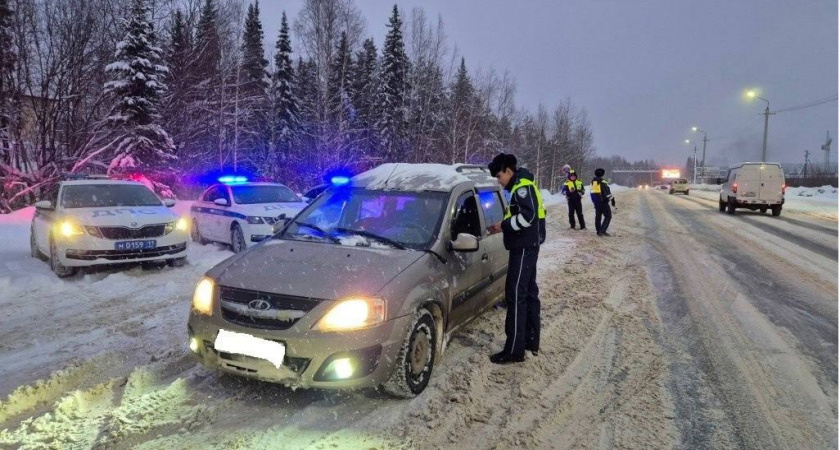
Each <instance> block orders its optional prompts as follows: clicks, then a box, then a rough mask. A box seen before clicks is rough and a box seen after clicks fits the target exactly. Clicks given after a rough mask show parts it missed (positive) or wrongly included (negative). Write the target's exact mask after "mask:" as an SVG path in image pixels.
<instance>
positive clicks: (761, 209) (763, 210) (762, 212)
mask: <svg viewBox="0 0 840 450" xmlns="http://www.w3.org/2000/svg"><path fill="white" fill-rule="evenodd" d="M758 210H759V211H760V212H761V214H764V213H766V212H767V207H766V206H762V207H761V208H758Z"/></svg>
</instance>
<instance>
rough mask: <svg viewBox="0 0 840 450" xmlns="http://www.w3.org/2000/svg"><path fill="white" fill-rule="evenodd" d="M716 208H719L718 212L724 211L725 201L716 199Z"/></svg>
mask: <svg viewBox="0 0 840 450" xmlns="http://www.w3.org/2000/svg"><path fill="white" fill-rule="evenodd" d="M718 210H719V211H720V212H724V211H726V202H724V201H723V200H721V199H718Z"/></svg>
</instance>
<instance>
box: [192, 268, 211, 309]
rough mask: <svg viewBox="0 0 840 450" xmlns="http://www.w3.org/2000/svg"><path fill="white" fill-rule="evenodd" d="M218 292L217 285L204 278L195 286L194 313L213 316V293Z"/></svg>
mask: <svg viewBox="0 0 840 450" xmlns="http://www.w3.org/2000/svg"><path fill="white" fill-rule="evenodd" d="M215 290H216V283H215V282H214V281H213V280H211V279H210V278H207V277H204V278H202V279H201V280H200V281H199V282H198V284H197V285H196V286H195V293H194V294H193V300H192V309H193V311H195V312H197V313H199V314H204V315H206V316H211V315H213V292H214V291H215Z"/></svg>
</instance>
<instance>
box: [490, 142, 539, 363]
mask: <svg viewBox="0 0 840 450" xmlns="http://www.w3.org/2000/svg"><path fill="white" fill-rule="evenodd" d="M489 168H490V174H492V175H493V176H494V177H496V180H497V181H498V182H499V184H500V185H502V186H503V187H504V188H505V190H507V191H509V192H510V205H509V206H508V210H507V212H506V213H505V218H504V220H502V222H501V223H498V224H494V225H492V226H491V227H490V228H491V231H493V232H499V231H501V232H502V234H503V240H504V243H505V248H506V249H507V250H508V272H507V281H506V283H505V301H506V305H507V316H506V317H505V335H506V336H507V339H506V341H505V346H504V348H503V349H502V351H500V352H499V353H496V354H494V355H492V356H491V357H490V361H491V362H493V363H495V364H508V363H514V362H522V361H524V360H525V351H526V350H527V351H530V352H531V353H533V355H534V356H536V355H537V353H538V351H539V348H540V298H539V294H540V291H539V288H538V287H537V259H538V257H539V253H540V244H542V242H543V241H544V240H545V208H544V206H543V202H542V196H541V195H540V190H539V189H538V188H537V185H536V184H535V183H534V181H533V179H534V177H533V175H531V173H530V172H528V171H527V170H526V169H519V168H517V167H516V157H515V156H513V155H510V154H505V153H502V154H499V155H497V156H496V157H495V158H493V161H492V162H491V163H490V165H489Z"/></svg>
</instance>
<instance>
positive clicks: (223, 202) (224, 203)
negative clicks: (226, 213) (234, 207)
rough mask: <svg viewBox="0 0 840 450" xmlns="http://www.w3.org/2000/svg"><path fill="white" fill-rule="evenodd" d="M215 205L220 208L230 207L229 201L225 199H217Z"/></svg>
mask: <svg viewBox="0 0 840 450" xmlns="http://www.w3.org/2000/svg"><path fill="white" fill-rule="evenodd" d="M213 203H215V204H217V205H219V206H228V205H229V204H228V201H227V200H226V199H224V198H217V199H216V200H213Z"/></svg>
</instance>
